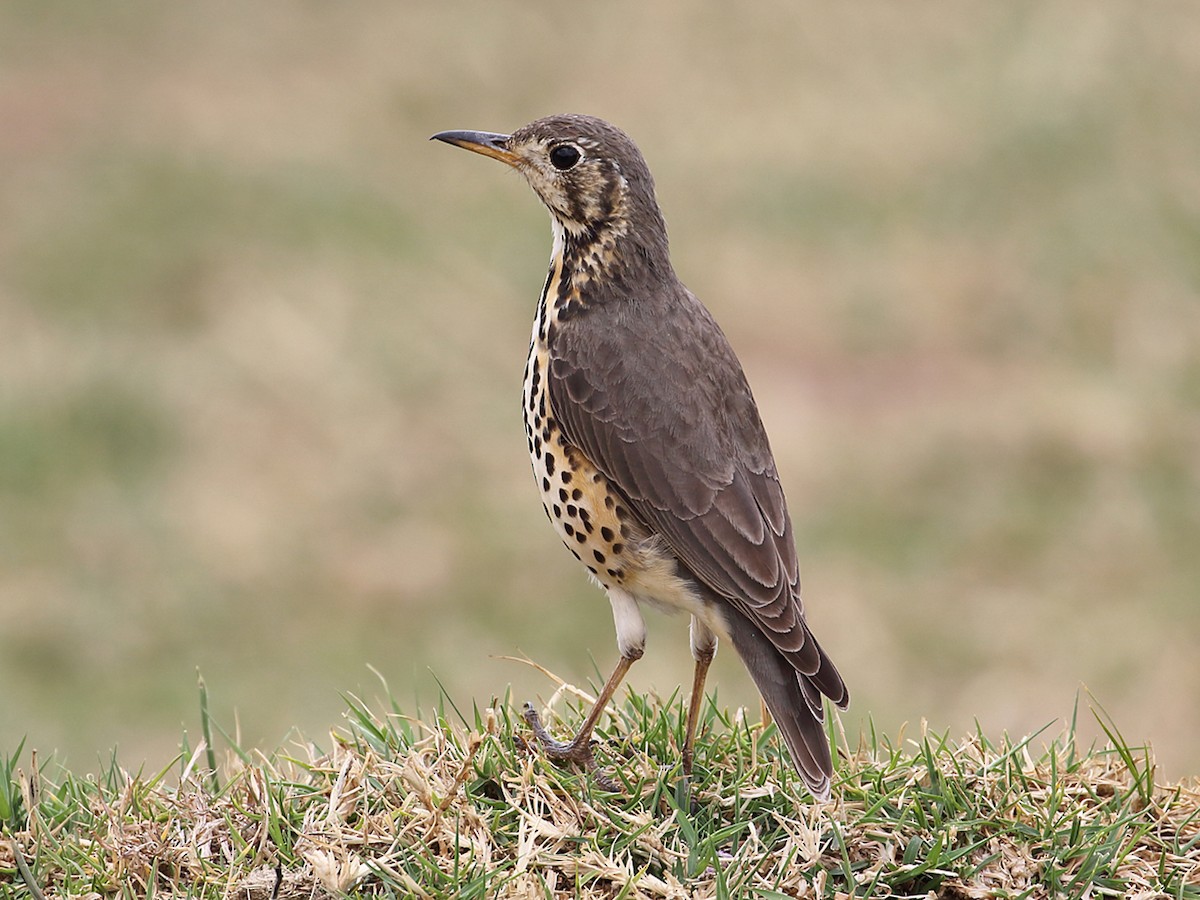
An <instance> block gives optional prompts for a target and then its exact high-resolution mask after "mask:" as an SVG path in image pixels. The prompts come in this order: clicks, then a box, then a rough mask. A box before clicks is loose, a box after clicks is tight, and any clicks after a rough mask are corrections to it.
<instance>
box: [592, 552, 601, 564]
mask: <svg viewBox="0 0 1200 900" xmlns="http://www.w3.org/2000/svg"><path fill="white" fill-rule="evenodd" d="M592 556H594V557H596V562H598V563H600V565H604V554H603V553H601V552H600V551H599V550H593V551H592Z"/></svg>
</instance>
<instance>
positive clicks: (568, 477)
mask: <svg viewBox="0 0 1200 900" xmlns="http://www.w3.org/2000/svg"><path fill="white" fill-rule="evenodd" d="M550 474H552V475H553V474H554V473H553V472H551V473H550ZM562 483H563V484H570V483H571V473H570V472H568V471H567V470H566V469H563V473H562Z"/></svg>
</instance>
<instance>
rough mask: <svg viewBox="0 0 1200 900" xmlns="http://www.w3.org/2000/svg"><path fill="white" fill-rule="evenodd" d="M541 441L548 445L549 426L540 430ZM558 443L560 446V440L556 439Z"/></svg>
mask: <svg viewBox="0 0 1200 900" xmlns="http://www.w3.org/2000/svg"><path fill="white" fill-rule="evenodd" d="M542 440H543V441H545V442H546V443H547V444H548V443H550V428H549V426H547V427H546V428H543V429H542ZM558 443H559V445H560V446H561V445H562V438H559V439H558Z"/></svg>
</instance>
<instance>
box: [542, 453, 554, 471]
mask: <svg viewBox="0 0 1200 900" xmlns="http://www.w3.org/2000/svg"><path fill="white" fill-rule="evenodd" d="M542 459H544V460H545V462H546V474H547V475H553V474H554V454H553V453H551V452H550V451H549V450H547V451H546V455H545V456H544V457H542Z"/></svg>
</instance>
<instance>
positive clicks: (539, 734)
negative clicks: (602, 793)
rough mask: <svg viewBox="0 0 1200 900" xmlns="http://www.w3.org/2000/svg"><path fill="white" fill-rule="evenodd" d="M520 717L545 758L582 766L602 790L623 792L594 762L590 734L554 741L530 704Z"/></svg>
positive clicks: (527, 704) (581, 732) (581, 733)
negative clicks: (539, 745)
mask: <svg viewBox="0 0 1200 900" xmlns="http://www.w3.org/2000/svg"><path fill="white" fill-rule="evenodd" d="M522 717H523V718H524V719H525V722H526V724H528V725H529V728H530V730H531V731H532V732H533V736H534V737H536V738H537V741H538V743H539V744H541V745H542V752H543V753H545V754H546V756H547V757H549V758H550V759H552V760H553V761H554V762H570V763H574V764H575V765H577V766H582V767H583V768H584V769H585V770H586V771H587V772H588V774H590V775H591V776H592V780H593V781H594V782H595V783H596V785H597V786H599V787H600V788H601V789H603V790H606V791H613V792H614V793H620V792H621V791H622V790H623V788H622V787H621V785H620V784H618V783H617V782H616V781H614V780H613V779H612V778H611V777H610V776H609V775H608V773H606V772H605V771H604V770H603V769H601V768H600V766H599V764H598V763H597V762H596V757H595V756H593V755H592V742H591V735H590V734H585V733H584V732H583V731H580V733H579V734H577V735H576V736H575V737H574V738H573V739H572V740H570V741H566V742H564V741H556V740H555V739H554V738H553V737H551V735H550V732H549V731H547V730H546V726H545V725H543V724H542V719H541V716H539V715H538V714H537V710H536V709H534V708H533V704H532V703H526V704H525V706H524V708H523V710H522ZM589 730H590V729H589Z"/></svg>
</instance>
